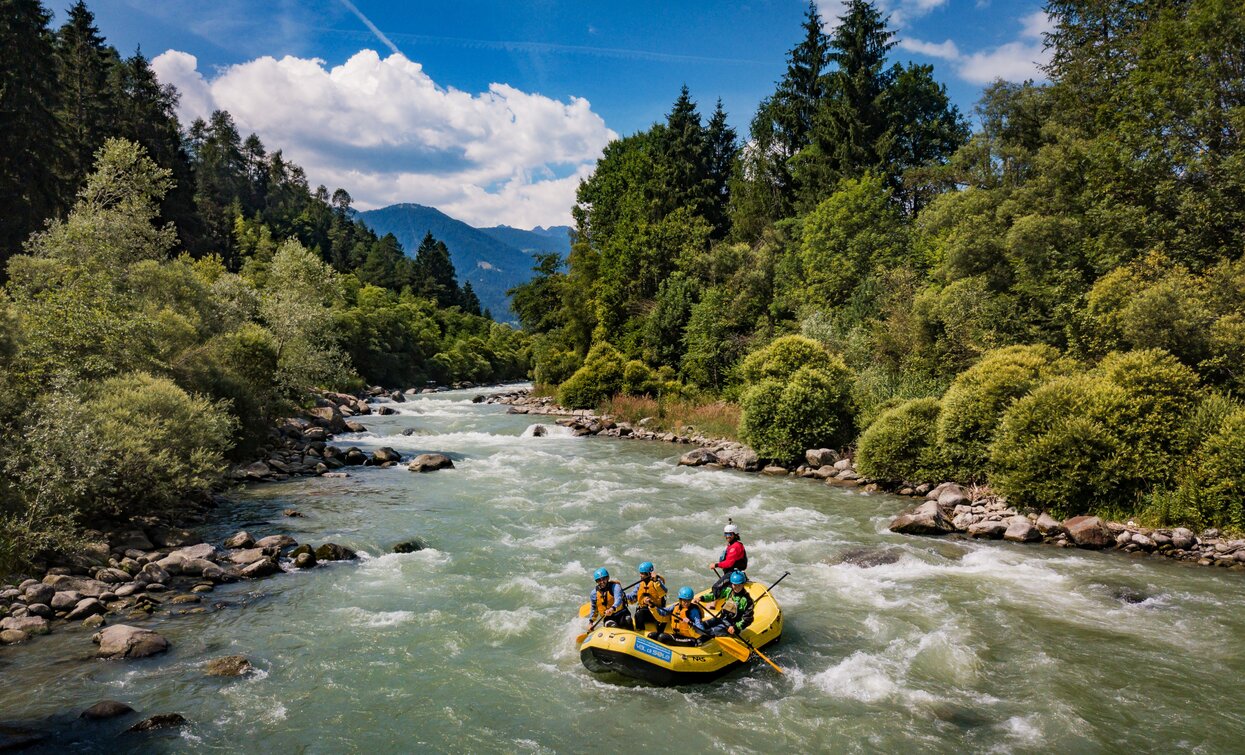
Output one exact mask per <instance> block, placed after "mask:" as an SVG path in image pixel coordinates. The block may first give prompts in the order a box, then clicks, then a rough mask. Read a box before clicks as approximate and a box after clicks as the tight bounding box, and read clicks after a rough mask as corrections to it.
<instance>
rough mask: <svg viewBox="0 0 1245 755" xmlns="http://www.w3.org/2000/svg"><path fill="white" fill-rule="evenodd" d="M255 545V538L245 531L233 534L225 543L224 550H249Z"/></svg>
mask: <svg viewBox="0 0 1245 755" xmlns="http://www.w3.org/2000/svg"><path fill="white" fill-rule="evenodd" d="M253 545H255V538H253V537H251V534H250V533H249V532H247V531H246V530H242V531H240V532H235V533H234V534H232V535H230V536H229V539H228V540H226V541H225V547H226V548H231V549H232V548H250V547H251V546H253Z"/></svg>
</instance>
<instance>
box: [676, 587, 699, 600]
mask: <svg viewBox="0 0 1245 755" xmlns="http://www.w3.org/2000/svg"><path fill="white" fill-rule="evenodd" d="M695 595H696V593H694V592H692V588H690V587H680V588H679V600H691V599H692V598H693V597H695Z"/></svg>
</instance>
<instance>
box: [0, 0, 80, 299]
mask: <svg viewBox="0 0 1245 755" xmlns="http://www.w3.org/2000/svg"><path fill="white" fill-rule="evenodd" d="M50 20H51V15H50V14H49V13H48V12H47V10H46V9H44V7H43V4H42V3H40V2H39V1H38V0H0V135H3V139H4V148H3V149H0V208H3V209H2V210H0V277H3V276H4V264H5V262H6V261H7V260H8V258H9V257H10V256H12V255H13V254H15V253H17V252H18V251H20V249H21V246H22V243H23V242H24V241H25V240H26V237H27V236H29V235H30V233H31V232H32V231H35V230H37V229H39V228H40V227H42V225H43V221H44V220H45V219H46V218H49V217H51V216H53V215H55V214H56V213H57V212H58V211H60V210H62V209H64V206H63V205H62V200H63V199H64V191H63V190H62V184H61V182H60V176H59V173H60V172H61V170H62V164H63V162H64V152H63V148H62V145H63V143H64V139H63V137H62V135H61V126H60V122H59V121H58V120H57V118H56V115H55V113H56V109H57V105H58V102H59V100H60V97H59V91H58V88H57V77H56V57H55V52H54V50H55V40H54V37H53V34H52V31H51V29H50V28H49V27H48V22H49V21H50Z"/></svg>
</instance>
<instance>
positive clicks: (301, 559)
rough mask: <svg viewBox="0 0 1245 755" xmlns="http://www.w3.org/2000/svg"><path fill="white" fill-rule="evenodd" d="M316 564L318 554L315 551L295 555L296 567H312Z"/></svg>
mask: <svg viewBox="0 0 1245 755" xmlns="http://www.w3.org/2000/svg"><path fill="white" fill-rule="evenodd" d="M315 565H316V554H315V553H314V552H308V553H300V554H298V555H297V556H295V557H294V568H295V569H310V568H311V567H313V566H315Z"/></svg>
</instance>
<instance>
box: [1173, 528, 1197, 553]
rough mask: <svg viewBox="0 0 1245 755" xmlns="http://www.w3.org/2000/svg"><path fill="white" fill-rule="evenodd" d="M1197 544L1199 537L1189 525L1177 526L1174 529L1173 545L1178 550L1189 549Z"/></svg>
mask: <svg viewBox="0 0 1245 755" xmlns="http://www.w3.org/2000/svg"><path fill="white" fill-rule="evenodd" d="M1196 544H1197V537H1195V536H1194V534H1193V530H1191V529H1188V528H1187V527H1177V528H1176V529H1174V530H1172V547H1173V548H1176V549H1178V550H1182V551H1187V550H1189V549H1190V548H1192V547H1193V546H1194V545H1196Z"/></svg>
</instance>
